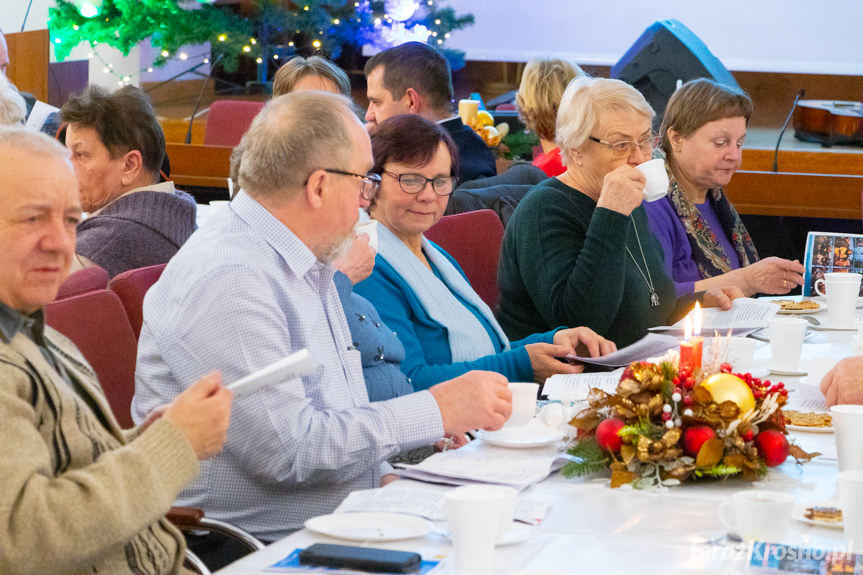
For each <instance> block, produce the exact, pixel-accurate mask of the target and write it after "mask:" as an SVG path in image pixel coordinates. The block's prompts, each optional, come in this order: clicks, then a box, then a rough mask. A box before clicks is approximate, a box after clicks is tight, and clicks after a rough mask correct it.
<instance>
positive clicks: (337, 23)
mask: <svg viewBox="0 0 863 575" xmlns="http://www.w3.org/2000/svg"><path fill="white" fill-rule="evenodd" d="M341 23H342V22H341V20H339V19H338V18H336V19H335V20H333V24H335V25H336V26H338V25H339V24H341Z"/></svg>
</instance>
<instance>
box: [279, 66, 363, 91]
mask: <svg viewBox="0 0 863 575" xmlns="http://www.w3.org/2000/svg"><path fill="white" fill-rule="evenodd" d="M305 90H318V91H320V92H331V93H333V94H341V95H342V96H347V97H348V98H350V97H351V82H350V80H349V79H348V75H347V74H346V73H345V71H344V70H342V69H341V68H339V67H338V66H336V65H335V64H333V63H332V62H330V61H329V60H325V59H324V58H321V57H320V56H311V57H309V58H303V57H302V56H295V57H293V58H291V59H290V60H288V61H287V62H285V63H284V64H283V65H282V67H281V68H279V69H278V70H277V71H276V77H275V78H274V79H273V97H276V96H281V95H283V94H289V93H291V92H303V91H305Z"/></svg>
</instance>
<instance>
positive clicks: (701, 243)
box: [644, 78, 803, 295]
mask: <svg viewBox="0 0 863 575" xmlns="http://www.w3.org/2000/svg"><path fill="white" fill-rule="evenodd" d="M751 116H752V101H751V100H750V99H749V96H747V95H746V93H744V92H742V91H740V90H738V89H734V88H729V87H728V86H724V85H722V84H719V83H717V82H714V81H712V80H707V79H703V78H702V79H698V80H693V81H691V82H687V83H686V84H684V85H683V87H681V88H680V89H679V90H677V91H676V92H675V93H674V94H673V95H672V96H671V99H670V100H669V101H668V106H667V107H666V109H665V116H664V117H663V120H662V127H661V129H660V133H661V136H662V149H663V151H664V152H665V161H666V169H667V170H668V175H669V186H668V195H667V196H666V197H665V198H663V199H661V200H659V201H656V202H651V203H647V204H645V206H644V207H645V210H646V212H647V216H648V220H649V222H650V228H651V230H653V233H654V234H655V235H656V237H657V238H658V239H659V241H660V243H661V244H662V248H663V250H664V253H665V269H666V272H667V273H668V274H669V275H670V276H671V277H672V278H673V279H674V282H675V287H676V289H677V293H678V295H680V294H684V293H691V292H693V291H700V290H704V289H708V288H710V287H718V286H737V287H739V288H740V289H741V290H742V291H743V293H744V294H746V295H755V294H756V293H769V294H786V293H788V292H789V291H791V290H792V289H794V288H796V287H797V286H799V285H802V284H803V275H802V274H803V266H802V265H801V264H800V262H798V261H790V260H785V259H781V258H777V257H769V258H765V259H763V260H762V259H759V257H758V252H757V251H756V250H755V245H754V244H753V243H752V238H751V237H749V232H748V231H747V230H746V226H744V225H743V222H742V221H741V220H740V216H739V215H738V214H737V211H736V210H735V209H734V206H733V205H731V202H730V201H728V198H727V197H726V196H725V193H724V192H723V190H722V188H723V186H726V185H728V183H729V182H730V181H731V177H732V176H733V175H734V172H735V171H737V169H738V168H739V167H740V163H741V160H742V157H743V156H742V149H743V140H744V138H745V137H746V129H747V126H748V125H749V118H750V117H751Z"/></svg>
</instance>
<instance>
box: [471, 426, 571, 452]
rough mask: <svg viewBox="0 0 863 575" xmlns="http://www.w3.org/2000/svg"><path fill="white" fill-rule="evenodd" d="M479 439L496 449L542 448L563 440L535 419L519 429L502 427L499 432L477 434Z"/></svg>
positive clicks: (555, 430) (557, 432)
mask: <svg viewBox="0 0 863 575" xmlns="http://www.w3.org/2000/svg"><path fill="white" fill-rule="evenodd" d="M479 438H480V439H482V440H483V441H485V442H486V443H488V444H490V445H496V446H497V447H514V448H517V449H528V448H531V447H544V446H546V445H551V444H552V443H555V442H557V441H560V440H561V439H563V434H562V433H561V432H560V431H558V430H557V429H555V428H553V427H548V426H546V425H545V424H543V423H540V422H539V421H537V420H536V419H533V420H531V422H530V423H528V424H527V425H523V426H521V427H511V428H507V427H504V428H503V429H501V430H499V431H485V430H481V431H480V432H479Z"/></svg>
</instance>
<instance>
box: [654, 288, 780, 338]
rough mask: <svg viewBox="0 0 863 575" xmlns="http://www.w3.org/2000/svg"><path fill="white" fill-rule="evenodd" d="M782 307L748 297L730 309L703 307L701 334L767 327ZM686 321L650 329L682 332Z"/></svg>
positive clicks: (739, 331) (738, 299)
mask: <svg viewBox="0 0 863 575" xmlns="http://www.w3.org/2000/svg"><path fill="white" fill-rule="evenodd" d="M780 309H781V308H780V306H779V304H776V303H773V302H771V301H768V300H761V299H753V298H748V297H741V298H737V299H736V300H734V301H733V302H731V309H730V310H728V311H723V310H721V309H719V308H718V307H710V308H703V315H702V316H701V317H702V321H701V335H703V336H709V335H712V333H713V331H714V330H715V331H718V332H720V333H721V334H722V335H726V334H727V333H728V330H729V329H731V330H732V334H733V335H745V334H742V333H741V332H742V331H744V330H752V331H754V330H756V329H760V328H762V327H765V326H766V325H767V320H768V319H770V318H771V317H773V316H774V315H776V313H777V312H778V311H779V310H780ZM684 321H686V318H684V319H681V320H680V321H678V322H677V323H676V324H674V325H672V326H668V325H661V326H656V327H652V328H650V330H649V331H665V332H671V333H680V334H682V333H683V323H684ZM749 333H751V331H750V332H749Z"/></svg>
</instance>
